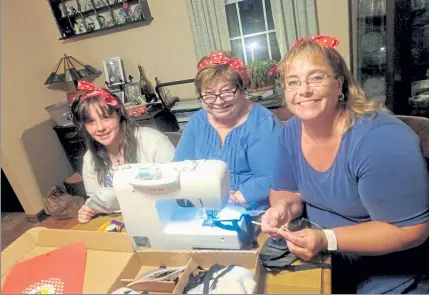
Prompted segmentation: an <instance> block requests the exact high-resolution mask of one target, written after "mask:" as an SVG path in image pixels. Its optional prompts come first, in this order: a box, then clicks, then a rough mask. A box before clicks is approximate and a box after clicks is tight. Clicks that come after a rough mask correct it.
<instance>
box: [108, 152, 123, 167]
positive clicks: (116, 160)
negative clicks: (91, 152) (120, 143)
mask: <svg viewBox="0 0 429 295" xmlns="http://www.w3.org/2000/svg"><path fill="white" fill-rule="evenodd" d="M121 157H122V155H121V154H119V156H118V157H117V158H116V159H115V157H113V156H110V160H111V161H112V163H116V164H117V166H120V165H121ZM124 163H125V158H124Z"/></svg>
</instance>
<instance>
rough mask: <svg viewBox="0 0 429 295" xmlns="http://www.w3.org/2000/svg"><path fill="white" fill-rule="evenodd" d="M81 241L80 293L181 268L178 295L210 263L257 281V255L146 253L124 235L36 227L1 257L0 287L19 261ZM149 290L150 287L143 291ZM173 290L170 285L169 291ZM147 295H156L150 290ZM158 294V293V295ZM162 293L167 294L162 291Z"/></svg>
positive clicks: (103, 290)
mask: <svg viewBox="0 0 429 295" xmlns="http://www.w3.org/2000/svg"><path fill="white" fill-rule="evenodd" d="M79 241H82V242H84V244H85V246H86V248H87V261H86V268H85V278H84V285H83V293H84V294H91V293H98V294H101V293H103V294H109V293H111V292H113V291H114V290H117V289H119V288H121V287H124V286H126V284H127V282H129V280H130V279H131V280H132V279H134V278H135V277H136V276H138V275H139V274H140V273H141V272H142V271H146V270H149V269H151V268H152V269H153V268H158V267H159V266H160V265H165V266H167V267H168V266H183V265H186V266H187V269H186V270H185V272H183V273H182V275H181V277H180V279H179V281H178V283H177V285H175V286H174V288H173V290H172V293H174V294H181V293H182V291H183V289H184V287H185V286H186V284H187V283H188V282H187V279H188V277H189V273H190V272H192V271H193V270H194V269H195V267H196V266H197V265H200V266H201V267H204V268H208V267H210V266H211V265H213V264H216V263H218V264H221V265H225V266H228V265H231V264H236V265H238V266H243V267H246V268H248V269H249V270H251V271H252V272H253V273H254V276H255V280H256V281H257V282H258V280H259V274H260V268H259V265H260V263H259V261H258V252H257V251H211V250H204V251H189V250H183V251H181V250H178V251H169V250H156V249H148V250H141V251H138V252H134V251H133V248H132V244H131V241H130V238H129V236H128V235H127V234H125V233H107V232H94V231H78V230H60V229H47V228H43V227H37V228H33V229H30V230H28V231H27V232H26V233H24V234H23V235H22V236H20V237H19V238H18V239H17V240H16V241H15V242H13V243H12V244H11V245H10V246H9V247H7V248H6V249H4V250H3V251H2V253H1V276H2V278H1V284H2V286H3V283H4V281H5V279H6V276H7V274H8V272H9V271H10V269H11V268H12V267H13V266H14V265H15V264H16V263H18V262H20V261H23V260H26V259H29V258H32V257H35V256H38V255H41V254H43V253H46V252H49V251H52V250H55V249H57V248H61V247H65V246H68V245H70V244H72V243H75V242H79ZM145 287H148V286H145ZM158 287H159V284H158V285H157V286H156V288H158ZM171 287H172V286H171V285H170V286H169V288H170V289H168V290H171ZM148 291H149V292H150V293H154V292H153V291H152V292H151V290H148ZM161 292H162V291H161ZM163 293H166V292H165V291H164V292H163Z"/></svg>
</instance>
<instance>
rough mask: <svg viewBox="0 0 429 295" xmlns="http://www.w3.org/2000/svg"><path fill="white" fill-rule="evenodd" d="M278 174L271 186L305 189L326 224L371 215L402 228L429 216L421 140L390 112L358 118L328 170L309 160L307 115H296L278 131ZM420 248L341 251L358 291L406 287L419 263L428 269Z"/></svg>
mask: <svg viewBox="0 0 429 295" xmlns="http://www.w3.org/2000/svg"><path fill="white" fill-rule="evenodd" d="M273 177H274V180H273V189H274V190H286V191H291V192H299V193H301V195H302V199H303V201H304V202H305V209H306V214H307V216H308V218H309V220H311V221H313V222H315V223H316V224H318V225H320V226H322V227H324V228H335V227H340V226H348V225H354V224H358V223H363V222H367V221H371V220H377V221H384V222H388V223H391V224H393V225H396V226H399V227H403V226H410V225H415V224H418V223H422V222H425V221H427V220H429V197H428V196H429V193H428V192H429V178H428V172H427V170H426V167H425V162H424V158H423V156H422V151H421V147H420V141H419V138H418V136H417V135H416V134H415V133H414V132H413V131H412V130H411V129H410V128H409V127H408V126H407V125H406V124H405V123H403V122H402V121H400V120H399V119H397V118H396V117H394V116H392V115H390V114H388V113H386V112H379V113H377V115H376V116H374V117H372V118H370V117H366V118H363V119H358V120H357V121H356V122H355V124H354V125H353V126H352V128H351V129H349V130H348V131H347V132H346V133H345V134H344V135H343V137H342V139H341V143H340V147H339V149H338V152H337V155H336V158H335V159H334V162H333V164H332V166H331V167H330V168H329V169H328V170H326V171H324V172H319V171H316V170H315V169H313V168H312V167H311V166H310V165H309V163H308V162H307V161H306V159H305V157H304V155H303V153H302V150H301V121H300V120H299V119H298V118H296V117H293V118H291V119H290V120H289V121H288V122H287V123H286V124H285V126H284V127H283V129H282V131H281V133H280V136H279V141H278V151H277V161H276V162H275V167H274V176H273ZM422 251H423V250H422V247H418V248H415V249H412V250H408V251H402V252H397V253H392V254H388V255H381V256H372V257H369V256H367V257H363V256H357V255H344V254H339V256H340V257H341V258H346V256H347V259H343V260H345V261H346V262H344V261H343V262H344V263H348V264H347V265H348V267H350V268H349V269H348V270H346V271H345V272H343V274H344V275H346V276H348V277H353V276H354V277H355V279H356V281H355V287H356V284H357V292H358V293H374V292H375V293H384V292H387V291H389V292H390V291H392V290H393V291H392V292H393V293H401V292H402V291H403V290H404V289H405V288H407V287H408V286H410V285H411V284H412V282H413V281H414V279H415V278H416V274H417V273H418V271H417V270H418V267H419V266H418V265H419V263H421V265H420V266H421V267H426V268H428V269H429V267H428V266H427V265H426V266H423V264H422V263H423V262H422V261H423V260H424V259H423V252H422ZM411 263H412V264H414V266H413V267H411ZM426 263H427V262H426ZM334 267H335V266H334ZM407 267H410V269H411V271H408V270H407ZM371 268H372V270H371V271H370V269H371ZM395 271H396V272H397V274H393V273H394V272H395ZM375 273H381V274H383V275H384V276H376V275H375ZM389 274H390V275H389ZM399 274H402V275H399Z"/></svg>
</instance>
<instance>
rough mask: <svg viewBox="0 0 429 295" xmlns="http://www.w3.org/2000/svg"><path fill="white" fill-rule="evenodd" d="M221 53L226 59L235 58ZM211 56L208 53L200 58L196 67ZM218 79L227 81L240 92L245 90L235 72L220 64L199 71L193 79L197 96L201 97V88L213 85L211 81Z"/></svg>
mask: <svg viewBox="0 0 429 295" xmlns="http://www.w3.org/2000/svg"><path fill="white" fill-rule="evenodd" d="M221 52H222V53H223V55H225V57H227V58H236V57H235V56H234V55H233V54H232V53H231V52H230V51H221ZM212 54H213V53H210V54H209V55H207V56H204V57H203V58H201V59H200V61H199V62H198V65H200V64H201V63H202V62H203V61H204V60H205V59H207V58H208V57H209V56H210V55H212ZM220 78H222V79H225V80H227V81H231V82H232V83H233V84H235V85H236V86H237V88H238V89H240V90H241V91H244V90H245V89H246V87H245V85H244V81H243V78H241V76H240V75H239V74H238V73H237V72H236V71H234V70H233V69H232V68H231V67H230V66H228V65H221V64H212V65H208V66H206V67H205V68H203V69H202V70H201V71H199V72H198V73H197V75H196V77H195V89H196V91H197V93H198V95H201V89H202V88H203V86H208V85H210V84H211V83H213V81H216V80H217V79H220Z"/></svg>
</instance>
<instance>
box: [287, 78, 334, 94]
mask: <svg viewBox="0 0 429 295" xmlns="http://www.w3.org/2000/svg"><path fill="white" fill-rule="evenodd" d="M331 77H332V78H337V76H330V75H328V74H314V75H311V76H310V77H308V78H307V80H305V81H300V80H299V79H297V78H288V79H286V80H285V82H284V83H283V85H282V86H283V88H284V89H285V90H286V91H294V90H297V89H298V88H299V87H301V83H302V82H306V83H307V85H308V86H309V87H318V86H320V85H322V84H323V82H325V81H326V80H327V79H328V78H331Z"/></svg>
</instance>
